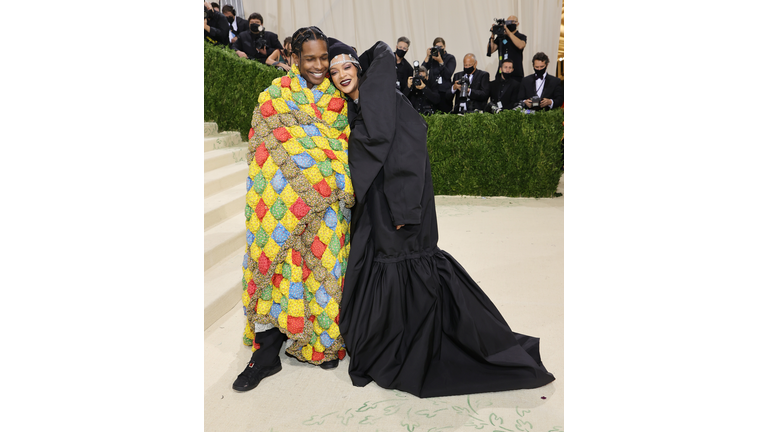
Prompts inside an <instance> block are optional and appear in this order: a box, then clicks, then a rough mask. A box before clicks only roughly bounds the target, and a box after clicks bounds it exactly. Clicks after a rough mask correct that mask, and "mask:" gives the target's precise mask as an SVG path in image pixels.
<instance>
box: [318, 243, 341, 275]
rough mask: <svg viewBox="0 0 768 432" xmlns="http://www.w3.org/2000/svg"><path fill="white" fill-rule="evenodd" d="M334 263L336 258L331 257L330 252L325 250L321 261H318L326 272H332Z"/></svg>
mask: <svg viewBox="0 0 768 432" xmlns="http://www.w3.org/2000/svg"><path fill="white" fill-rule="evenodd" d="M336 261H337V260H336V257H335V256H333V254H332V253H331V250H330V249H328V248H326V249H325V252H323V259H321V260H320V264H322V265H323V267H325V269H326V270H328V271H331V270H333V266H335V265H336Z"/></svg>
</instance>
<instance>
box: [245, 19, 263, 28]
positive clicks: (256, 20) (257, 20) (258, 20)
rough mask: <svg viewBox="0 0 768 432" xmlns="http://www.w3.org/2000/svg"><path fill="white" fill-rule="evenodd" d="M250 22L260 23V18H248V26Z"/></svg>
mask: <svg viewBox="0 0 768 432" xmlns="http://www.w3.org/2000/svg"><path fill="white" fill-rule="evenodd" d="M251 24H257V25H261V20H260V19H258V18H254V19H252V20H248V26H250V25H251Z"/></svg>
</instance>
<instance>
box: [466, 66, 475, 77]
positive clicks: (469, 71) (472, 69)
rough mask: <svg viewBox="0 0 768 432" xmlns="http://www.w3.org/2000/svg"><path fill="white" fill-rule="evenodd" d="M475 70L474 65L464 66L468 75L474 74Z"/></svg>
mask: <svg viewBox="0 0 768 432" xmlns="http://www.w3.org/2000/svg"><path fill="white" fill-rule="evenodd" d="M474 71H475V68H474V66H473V67H471V68H464V73H465V74H467V75H472V72H474Z"/></svg>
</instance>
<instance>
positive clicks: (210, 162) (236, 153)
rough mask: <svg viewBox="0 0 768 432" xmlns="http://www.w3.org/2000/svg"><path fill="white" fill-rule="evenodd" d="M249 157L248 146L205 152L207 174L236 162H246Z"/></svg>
mask: <svg viewBox="0 0 768 432" xmlns="http://www.w3.org/2000/svg"><path fill="white" fill-rule="evenodd" d="M247 155H248V146H242V147H227V148H223V149H218V150H211V151H207V152H205V172H208V171H213V170H215V169H216V168H221V167H223V166H225V165H229V164H232V163H236V162H244V161H245V158H246V156H247Z"/></svg>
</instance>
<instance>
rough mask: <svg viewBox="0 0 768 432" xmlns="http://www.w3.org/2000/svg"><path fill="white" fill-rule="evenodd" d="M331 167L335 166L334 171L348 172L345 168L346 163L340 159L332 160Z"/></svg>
mask: <svg viewBox="0 0 768 432" xmlns="http://www.w3.org/2000/svg"><path fill="white" fill-rule="evenodd" d="M339 153H341V154H344V152H339ZM336 157H339V156H338V155H337V156H336ZM331 168H333V171H334V172H337V173H339V174H346V173H347V171H346V170H345V169H344V164H343V163H342V162H341V161H340V160H339V159H336V160H333V161H331ZM345 183H346V182H345Z"/></svg>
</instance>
